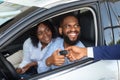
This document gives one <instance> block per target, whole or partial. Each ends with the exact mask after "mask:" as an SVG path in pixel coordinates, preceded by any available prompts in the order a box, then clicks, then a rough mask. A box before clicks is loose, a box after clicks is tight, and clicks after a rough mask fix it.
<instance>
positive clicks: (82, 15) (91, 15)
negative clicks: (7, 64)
mask: <svg viewBox="0 0 120 80" xmlns="http://www.w3.org/2000/svg"><path fill="white" fill-rule="evenodd" d="M67 13H68V12H67ZM71 13H73V14H74V15H76V16H77V17H78V19H79V21H80V24H81V38H80V39H81V41H82V42H83V44H84V45H85V46H96V45H97V19H96V14H95V12H94V10H93V9H92V8H90V7H85V8H80V9H78V10H75V11H71ZM64 14H65V13H64ZM61 15H62V14H61ZM61 15H59V16H55V17H52V18H50V19H49V18H48V19H49V20H50V21H51V23H52V24H53V25H54V26H55V27H56V30H58V27H59V26H58V24H56V23H58V21H59V20H60V16H61ZM33 23H34V22H33ZM26 27H28V26H26ZM29 27H30V26H29ZM33 28H34V26H32V27H31V28H30V29H29V30H27V31H26V32H24V33H22V31H20V32H21V33H19V34H20V35H19V36H17V37H15V36H16V35H15V36H13V37H12V38H13V40H12V41H11V42H10V43H9V44H8V45H7V46H5V47H4V48H2V49H1V53H2V54H3V55H5V57H6V58H8V57H9V56H11V55H12V54H16V53H21V52H23V51H21V50H22V49H23V43H24V41H25V40H26V39H28V38H29V35H30V33H31V31H32V30H33ZM88 30H89V31H88ZM56 32H58V31H56ZM15 61H17V60H15ZM11 63H12V62H11ZM13 65H14V64H13ZM14 66H15V65H14ZM15 67H16V66H15Z"/></svg>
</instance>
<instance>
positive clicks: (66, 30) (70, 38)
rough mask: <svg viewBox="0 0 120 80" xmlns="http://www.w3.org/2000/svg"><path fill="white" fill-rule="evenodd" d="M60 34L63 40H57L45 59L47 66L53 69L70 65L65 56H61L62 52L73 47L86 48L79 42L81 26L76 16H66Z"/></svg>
mask: <svg viewBox="0 0 120 80" xmlns="http://www.w3.org/2000/svg"><path fill="white" fill-rule="evenodd" d="M59 33H60V35H61V36H62V37H63V38H57V39H56V41H55V42H54V43H53V45H52V47H51V48H50V49H49V50H48V51H47V52H48V53H47V54H46V55H47V57H46V58H45V59H46V61H45V63H46V66H47V67H52V69H54V68H57V67H60V66H63V65H66V64H69V63H70V62H69V60H68V59H67V58H66V57H65V56H64V55H60V54H59V52H60V51H61V50H64V49H65V48H67V47H69V46H72V45H75V46H79V47H84V45H83V44H82V43H81V42H80V41H79V36H80V25H79V22H78V19H77V18H76V17H75V16H74V15H71V14H66V15H64V16H63V19H62V20H61V22H60V27H59ZM41 66H42V65H41ZM46 69H47V68H46Z"/></svg>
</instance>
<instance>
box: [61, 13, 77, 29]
mask: <svg viewBox="0 0 120 80" xmlns="http://www.w3.org/2000/svg"><path fill="white" fill-rule="evenodd" d="M68 16H73V17H75V18H77V16H76V15H74V13H72V12H71V13H66V14H63V15H61V16H60V22H59V27H60V26H61V24H62V23H63V21H64V19H65V18H66V17H68ZM77 19H78V18H77Z"/></svg>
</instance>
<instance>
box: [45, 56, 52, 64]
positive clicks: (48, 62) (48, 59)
mask: <svg viewBox="0 0 120 80" xmlns="http://www.w3.org/2000/svg"><path fill="white" fill-rule="evenodd" d="M46 65H47V66H51V65H52V63H51V60H50V57H48V58H47V59H46Z"/></svg>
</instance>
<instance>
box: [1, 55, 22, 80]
mask: <svg viewBox="0 0 120 80" xmlns="http://www.w3.org/2000/svg"><path fill="white" fill-rule="evenodd" d="M0 72H1V73H2V75H3V76H4V78H5V80H19V79H20V77H19V76H18V74H17V72H16V70H15V68H14V67H13V65H12V64H11V63H10V62H9V61H7V60H6V58H5V57H4V56H3V55H2V54H1V53H0Z"/></svg>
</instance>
